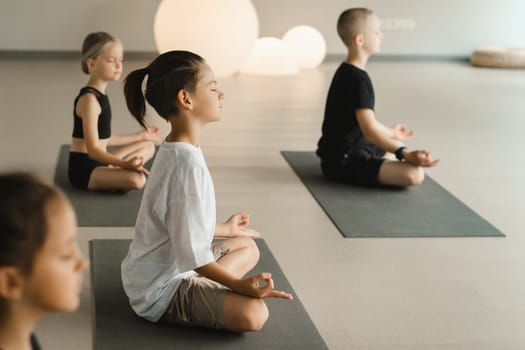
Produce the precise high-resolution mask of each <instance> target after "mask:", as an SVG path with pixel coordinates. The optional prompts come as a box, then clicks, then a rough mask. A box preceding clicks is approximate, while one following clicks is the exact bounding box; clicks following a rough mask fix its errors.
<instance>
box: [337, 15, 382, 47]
mask: <svg viewBox="0 0 525 350" xmlns="http://www.w3.org/2000/svg"><path fill="white" fill-rule="evenodd" d="M373 13H374V11H372V10H370V9H368V8H364V7H361V8H350V9H348V10H345V11H343V13H341V15H339V19H338V20H337V33H338V34H339V37H340V38H341V40H342V41H343V43H344V44H345V46H346V47H351V46H352V40H353V38H354V37H355V36H356V35H357V34H363V33H364V32H365V31H366V19H367V18H368V16H370V15H372V14H373Z"/></svg>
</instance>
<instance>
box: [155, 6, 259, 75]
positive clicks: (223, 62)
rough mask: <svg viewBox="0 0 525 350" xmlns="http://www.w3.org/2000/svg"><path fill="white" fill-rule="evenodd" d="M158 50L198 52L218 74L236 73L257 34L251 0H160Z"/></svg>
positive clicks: (157, 16) (156, 29) (256, 23)
mask: <svg viewBox="0 0 525 350" xmlns="http://www.w3.org/2000/svg"><path fill="white" fill-rule="evenodd" d="M154 35H155V43H156V45H157V50H158V51H159V52H160V53H163V52H166V51H170V50H188V51H193V52H195V53H196V54H199V55H201V56H202V57H203V58H204V59H205V60H206V61H207V62H208V63H209V64H210V66H211V68H212V69H213V70H214V72H215V74H216V75H217V76H228V75H231V74H233V73H235V72H236V71H237V70H238V69H239V67H240V66H241V65H242V63H243V62H244V61H245V59H246V57H247V56H248V55H249V53H250V49H251V48H252V46H253V43H254V42H255V41H256V40H257V37H258V35H259V20H258V18H257V12H256V11H255V7H254V6H253V4H252V2H251V0H220V1H217V0H193V1H182V0H162V2H161V3H160V4H159V7H158V9H157V13H156V15H155V23H154Z"/></svg>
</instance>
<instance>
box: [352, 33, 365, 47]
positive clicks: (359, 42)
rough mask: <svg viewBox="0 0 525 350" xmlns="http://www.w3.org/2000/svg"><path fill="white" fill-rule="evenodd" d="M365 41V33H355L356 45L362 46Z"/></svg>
mask: <svg viewBox="0 0 525 350" xmlns="http://www.w3.org/2000/svg"><path fill="white" fill-rule="evenodd" d="M364 42H365V38H364V36H363V34H361V33H359V34H356V35H354V44H355V45H356V46H362V45H363V43H364Z"/></svg>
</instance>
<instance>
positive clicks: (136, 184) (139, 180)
mask: <svg viewBox="0 0 525 350" xmlns="http://www.w3.org/2000/svg"><path fill="white" fill-rule="evenodd" d="M145 184H146V176H144V175H143V174H140V173H135V174H132V175H131V176H130V177H129V178H128V180H127V187H128V188H129V189H132V190H140V189H141V188H143V187H144V185H145Z"/></svg>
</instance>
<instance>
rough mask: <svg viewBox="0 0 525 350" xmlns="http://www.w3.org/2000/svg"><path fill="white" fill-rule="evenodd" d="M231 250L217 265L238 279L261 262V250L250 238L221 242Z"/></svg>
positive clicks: (237, 238)
mask: <svg viewBox="0 0 525 350" xmlns="http://www.w3.org/2000/svg"><path fill="white" fill-rule="evenodd" d="M221 244H224V245H226V246H227V247H228V249H229V250H230V251H229V253H228V254H227V255H225V256H223V257H222V258H220V259H219V260H218V261H217V263H218V264H220V265H221V266H222V267H224V268H225V269H226V270H228V271H229V272H230V273H232V274H233V275H234V276H236V277H237V278H242V277H243V276H244V275H245V274H246V273H247V272H248V271H250V270H251V269H253V267H254V266H255V265H256V264H257V261H259V248H257V245H256V244H255V242H254V241H253V239H251V238H248V237H236V238H231V239H225V240H223V241H221Z"/></svg>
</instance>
